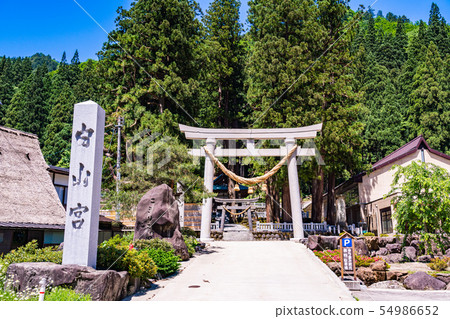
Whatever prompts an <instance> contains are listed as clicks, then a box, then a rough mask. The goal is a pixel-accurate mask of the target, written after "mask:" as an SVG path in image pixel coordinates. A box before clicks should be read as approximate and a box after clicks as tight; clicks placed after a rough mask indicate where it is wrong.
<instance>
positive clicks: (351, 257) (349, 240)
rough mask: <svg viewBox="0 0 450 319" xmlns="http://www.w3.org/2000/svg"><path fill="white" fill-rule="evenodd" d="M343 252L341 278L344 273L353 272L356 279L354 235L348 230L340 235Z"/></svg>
mask: <svg viewBox="0 0 450 319" xmlns="http://www.w3.org/2000/svg"><path fill="white" fill-rule="evenodd" d="M339 241H340V253H341V279H344V274H353V277H354V278H355V280H356V271H355V270H356V267H355V264H356V262H355V245H354V237H353V236H352V235H350V234H349V233H347V232H344V234H343V235H342V236H341V237H339Z"/></svg>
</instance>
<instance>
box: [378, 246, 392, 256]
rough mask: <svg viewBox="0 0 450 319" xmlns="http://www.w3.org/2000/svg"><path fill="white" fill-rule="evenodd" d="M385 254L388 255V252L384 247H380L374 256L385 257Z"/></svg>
mask: <svg viewBox="0 0 450 319" xmlns="http://www.w3.org/2000/svg"><path fill="white" fill-rule="evenodd" d="M387 254H389V251H388V250H387V249H386V248H384V247H381V248H380V249H379V250H378V251H377V252H376V253H375V255H376V256H386V255H387Z"/></svg>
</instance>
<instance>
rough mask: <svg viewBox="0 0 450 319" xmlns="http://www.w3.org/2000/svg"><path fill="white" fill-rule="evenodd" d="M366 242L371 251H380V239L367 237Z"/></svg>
mask: <svg viewBox="0 0 450 319" xmlns="http://www.w3.org/2000/svg"><path fill="white" fill-rule="evenodd" d="M364 240H365V241H366V245H367V248H368V249H369V250H378V249H379V246H378V237H373V236H370V237H369V236H367V237H364Z"/></svg>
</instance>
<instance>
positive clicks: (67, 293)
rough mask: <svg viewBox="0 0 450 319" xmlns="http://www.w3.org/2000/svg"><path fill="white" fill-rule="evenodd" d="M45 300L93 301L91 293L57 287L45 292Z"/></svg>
mask: <svg viewBox="0 0 450 319" xmlns="http://www.w3.org/2000/svg"><path fill="white" fill-rule="evenodd" d="M44 300H45V301H91V300H92V299H91V296H90V295H84V294H80V293H77V292H75V291H74V290H73V289H70V288H64V287H55V288H53V289H51V290H50V292H49V293H47V294H45V298H44Z"/></svg>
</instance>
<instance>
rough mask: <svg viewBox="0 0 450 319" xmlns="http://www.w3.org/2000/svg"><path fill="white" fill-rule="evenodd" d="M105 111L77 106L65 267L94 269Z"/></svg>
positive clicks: (92, 105)
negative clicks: (71, 265) (75, 266)
mask: <svg viewBox="0 0 450 319" xmlns="http://www.w3.org/2000/svg"><path fill="white" fill-rule="evenodd" d="M104 130H105V111H104V110H103V109H102V108H101V107H100V106H99V105H98V104H97V103H95V102H93V101H86V102H83V103H78V104H75V106H74V113H73V127H72V146H71V152H70V171H69V190H68V197H67V210H66V226H65V231H64V250H63V264H65V265H67V264H75V265H80V266H90V267H93V268H95V266H96V263H97V244H98V243H97V241H98V222H99V211H100V190H101V182H102V159H103V138H104Z"/></svg>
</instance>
